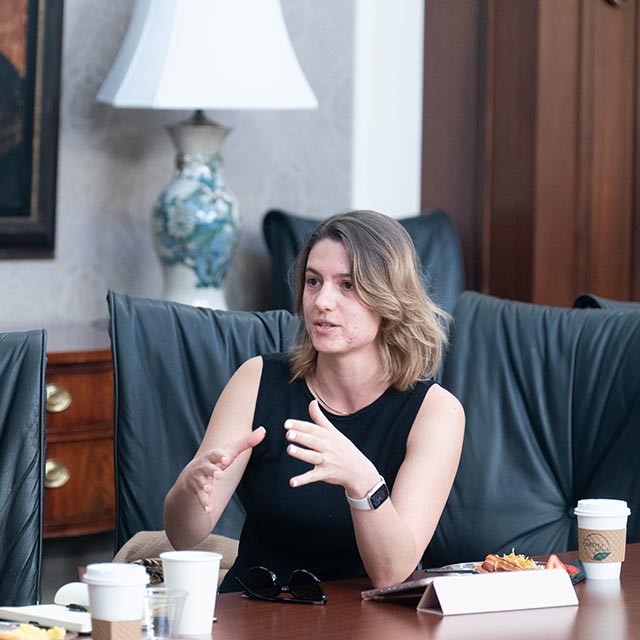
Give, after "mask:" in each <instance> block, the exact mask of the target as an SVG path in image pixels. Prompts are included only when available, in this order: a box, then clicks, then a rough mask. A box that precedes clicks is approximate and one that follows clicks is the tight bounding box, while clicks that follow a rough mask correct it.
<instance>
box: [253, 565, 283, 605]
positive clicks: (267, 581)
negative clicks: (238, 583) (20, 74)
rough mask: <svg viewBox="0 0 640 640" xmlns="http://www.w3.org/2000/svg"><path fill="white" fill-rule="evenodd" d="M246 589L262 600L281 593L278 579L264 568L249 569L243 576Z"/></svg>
mask: <svg viewBox="0 0 640 640" xmlns="http://www.w3.org/2000/svg"><path fill="white" fill-rule="evenodd" d="M244 581H245V584H246V585H247V587H249V589H251V591H253V592H254V593H255V594H257V595H259V596H262V597H263V598H275V597H276V596H277V595H278V594H279V593H280V591H281V588H280V583H279V582H278V578H277V577H276V574H275V573H273V571H269V569H267V568H265V567H251V569H249V570H248V571H247V573H245V575H244Z"/></svg>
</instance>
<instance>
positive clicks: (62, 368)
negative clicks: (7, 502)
mask: <svg viewBox="0 0 640 640" xmlns="http://www.w3.org/2000/svg"><path fill="white" fill-rule="evenodd" d="M46 383H47V416H46V418H47V427H46V439H47V469H46V481H45V486H46V489H45V503H44V537H45V538H54V537H64V536H77V535H84V534H89V533H98V532H102V531H109V530H111V529H113V528H114V519H115V492H114V472H113V365H112V360H111V351H110V343H109V336H108V334H107V330H106V328H96V327H93V326H69V327H65V328H61V329H47V370H46Z"/></svg>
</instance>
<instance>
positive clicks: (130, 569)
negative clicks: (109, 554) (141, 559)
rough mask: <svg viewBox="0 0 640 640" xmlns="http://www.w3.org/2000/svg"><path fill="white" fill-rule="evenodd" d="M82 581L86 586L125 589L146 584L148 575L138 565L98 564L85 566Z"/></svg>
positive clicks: (121, 563) (120, 563)
mask: <svg viewBox="0 0 640 640" xmlns="http://www.w3.org/2000/svg"><path fill="white" fill-rule="evenodd" d="M82 580H83V582H86V583H87V584H96V585H97V584H99V585H109V586H119V587H125V586H131V585H139V584H143V585H144V584H148V583H149V574H148V573H147V570H146V569H145V568H144V567H143V566H142V565H139V564H127V563H124V562H98V563H96V564H90V565H88V566H87V570H86V571H85V574H84V576H83V578H82Z"/></svg>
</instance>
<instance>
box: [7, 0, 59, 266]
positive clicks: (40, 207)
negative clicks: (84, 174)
mask: <svg viewBox="0 0 640 640" xmlns="http://www.w3.org/2000/svg"><path fill="white" fill-rule="evenodd" d="M0 3H2V5H3V7H2V12H3V13H4V15H3V16H0V18H1V19H2V21H3V23H4V24H5V25H8V24H9V23H11V25H10V28H7V29H5V31H4V32H3V33H1V34H0V36H1V37H0V258H29V257H32V258H50V257H53V254H54V248H55V218H56V180H57V157H58V117H59V102H60V60H61V50H62V11H63V0H0Z"/></svg>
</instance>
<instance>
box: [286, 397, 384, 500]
mask: <svg viewBox="0 0 640 640" xmlns="http://www.w3.org/2000/svg"><path fill="white" fill-rule="evenodd" d="M309 416H310V418H311V420H313V422H306V421H304V420H292V419H290V420H287V421H286V422H285V423H284V428H285V429H286V430H287V434H286V437H287V440H289V442H291V443H294V444H289V446H288V447H287V453H288V454H289V455H290V456H291V457H293V458H297V459H298V460H302V461H303V462H308V463H309V464H311V465H313V469H311V470H309V471H307V472H306V473H303V474H301V475H299V476H295V477H293V478H291V480H289V484H290V485H291V486H292V487H300V486H302V485H305V484H310V483H311V482H318V481H320V480H321V481H323V482H328V483H329V484H337V485H342V486H343V487H345V489H347V491H348V492H349V495H352V496H358V495H360V494H361V493H362V495H364V493H366V492H367V491H368V490H369V488H370V487H371V486H373V484H375V482H376V481H377V480H378V478H379V475H378V472H377V471H376V468H375V466H374V465H373V463H372V462H371V461H370V460H369V459H368V458H366V457H365V455H364V454H363V453H362V452H361V451H360V450H359V449H358V448H357V447H356V446H355V445H354V444H353V442H351V440H349V438H347V437H346V436H345V435H344V434H342V433H341V432H340V431H338V429H336V428H335V427H334V426H333V425H332V424H331V422H330V421H329V419H328V418H327V416H325V415H324V413H322V411H321V410H320V406H319V405H318V401H317V400H313V401H312V402H311V403H310V404H309Z"/></svg>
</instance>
